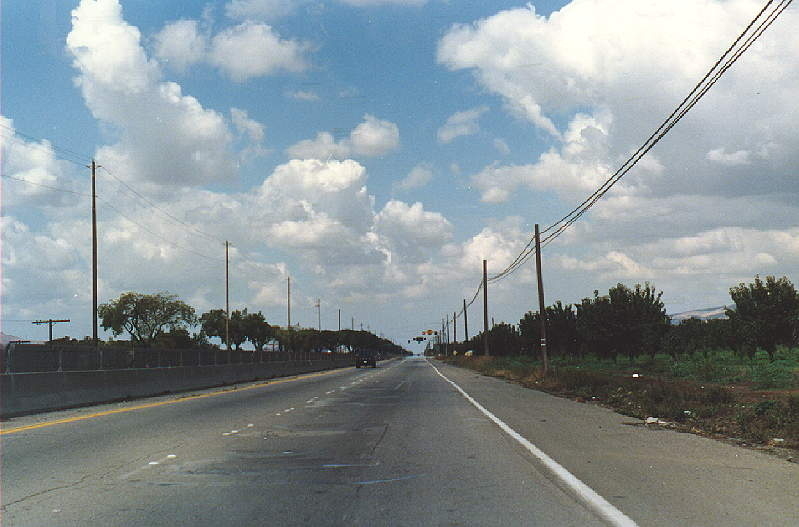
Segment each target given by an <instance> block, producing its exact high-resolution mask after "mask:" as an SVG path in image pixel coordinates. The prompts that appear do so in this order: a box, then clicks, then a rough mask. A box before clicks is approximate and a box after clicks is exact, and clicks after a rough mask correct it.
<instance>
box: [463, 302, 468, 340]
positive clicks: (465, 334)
mask: <svg viewBox="0 0 799 527" xmlns="http://www.w3.org/2000/svg"><path fill="white" fill-rule="evenodd" d="M463 340H464V341H467V340H469V317H468V316H466V299H465V298H464V299H463Z"/></svg>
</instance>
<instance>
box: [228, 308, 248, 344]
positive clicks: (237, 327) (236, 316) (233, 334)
mask: <svg viewBox="0 0 799 527" xmlns="http://www.w3.org/2000/svg"><path fill="white" fill-rule="evenodd" d="M248 315H249V314H248V313H247V308H246V307H245V308H244V310H242V311H239V310H238V309H236V310H235V311H233V313H231V314H230V322H229V324H228V333H229V335H228V336H229V338H230V343H231V344H233V346H234V347H235V348H236V351H239V348H241V345H242V344H244V343H245V342H246V341H247V331H246V322H245V319H246V318H247V316H248ZM223 331H224V330H223Z"/></svg>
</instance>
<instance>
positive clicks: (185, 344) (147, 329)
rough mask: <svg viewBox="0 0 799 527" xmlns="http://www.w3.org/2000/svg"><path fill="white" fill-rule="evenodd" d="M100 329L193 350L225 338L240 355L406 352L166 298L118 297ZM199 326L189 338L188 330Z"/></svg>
mask: <svg viewBox="0 0 799 527" xmlns="http://www.w3.org/2000/svg"><path fill="white" fill-rule="evenodd" d="M97 313H98V316H99V317H100V321H101V326H102V327H103V329H105V330H110V331H111V332H112V334H113V335H114V336H115V337H117V336H119V335H121V334H123V333H128V334H129V335H130V339H131V342H132V343H133V344H134V345H141V346H161V347H169V348H191V347H210V346H213V345H212V344H211V343H210V341H209V338H213V337H218V338H220V339H221V340H222V342H223V343H224V341H225V335H226V333H227V335H228V337H229V341H230V345H231V346H233V347H234V348H235V349H236V350H239V349H240V348H241V346H242V345H244V343H246V342H249V343H250V344H252V346H253V348H255V349H256V350H258V351H261V350H263V349H264V347H265V346H266V345H267V344H269V343H270V342H276V343H277V345H279V346H280V349H287V350H289V351H303V352H305V351H317V352H318V351H322V350H331V351H332V350H336V349H340V348H342V347H343V348H344V349H346V350H347V351H350V352H354V353H358V352H360V351H364V350H370V351H378V352H381V353H384V354H401V353H404V352H405V351H404V350H403V349H402V348H401V347H400V346H397V345H396V344H394V343H393V342H391V341H389V340H387V339H384V338H381V337H378V336H377V335H374V334H373V333H371V332H368V331H353V330H348V329H347V330H342V331H327V330H322V331H318V330H315V329H306V328H296V329H295V328H291V329H283V328H280V327H278V326H273V325H271V324H269V323H268V322H267V321H266V319H265V318H264V315H263V313H261V312H260V311H258V312H255V313H253V312H249V311H248V310H247V309H246V308H245V309H242V310H236V311H233V312H232V313H231V314H230V319H229V320H227V331H226V327H225V326H226V319H227V316H226V313H225V310H223V309H212V310H210V311H208V312H206V313H203V314H202V315H200V316H199V317H198V316H197V315H196V312H195V310H194V308H192V307H191V306H189V305H188V304H186V303H185V302H183V301H182V300H180V299H178V298H177V297H176V296H175V295H171V294H168V293H156V294H152V295H148V294H142V293H134V292H129V293H124V294H122V295H120V296H119V298H117V299H114V300H111V301H110V302H108V303H106V304H102V305H100V306H98V309H97ZM193 327H199V331H198V332H197V333H194V334H191V333H190V332H189V329H190V328H193Z"/></svg>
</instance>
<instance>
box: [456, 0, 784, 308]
mask: <svg viewBox="0 0 799 527" xmlns="http://www.w3.org/2000/svg"><path fill="white" fill-rule="evenodd" d="M792 2H793V0H781V1H780V2H779V3H778V4H777V5H776V7H775V8H774V9H773V10H771V11H770V12H768V14H767V15H766V16H765V17H763V15H764V13H766V12H767V11H768V10H769V7H770V6H771V5H772V4H773V3H774V0H768V1H767V2H766V3H765V4H764V6H763V7H762V8H761V9H760V11H758V13H757V15H756V16H755V17H754V18H753V19H752V20H751V21H750V22H749V24H747V26H746V27H745V28H744V30H743V31H742V32H741V33H740V34H739V35H738V36H737V38H736V39H735V40H734V41H733V43H732V44H731V45H730V46H729V47H728V48H727V49H726V50H725V51H724V53H723V54H722V55H721V56H720V57H719V59H718V60H717V61H716V62H715V63H714V64H713V66H712V67H711V68H710V69H709V70H708V71H707V73H705V75H704V76H703V77H702V79H700V80H699V82H697V83H696V85H694V87H693V88H692V89H691V91H690V92H689V93H688V95H686V96H685V97H684V98H683V100H682V101H681V102H680V104H679V105H677V107H676V108H675V109H674V110H673V111H672V112H671V114H670V115H669V116H668V117H667V118H666V119H665V120H664V121H663V122H662V123H661V124H660V126H658V127H657V128H656V129H655V131H654V132H652V134H650V136H649V137H648V138H647V139H646V140H645V141H644V142H643V144H642V145H641V146H639V147H638V149H637V150H636V151H635V152H634V153H633V154H632V155H630V156H629V157H628V158H627V160H626V161H625V162H624V163H623V164H622V165H621V166H620V167H619V168H618V169H617V170H616V171H615V172H614V173H613V174H612V175H611V176H609V177H608V178H607V179H606V180H605V182H604V183H602V185H600V186H599V187H598V188H597V189H596V190H595V191H594V192H592V193H591V194H590V195H589V196H588V197H586V198H585V199H584V200H583V201H582V202H581V203H580V204H578V205H577V206H576V207H574V208H573V209H572V210H570V211H569V212H568V213H567V214H566V215H564V216H563V217H561V218H560V219H559V220H557V221H555V222H554V223H552V224H550V225H548V226H547V227H545V228H544V229H543V230H542V231H541V233H540V234H545V233H549V234H548V235H547V236H545V237H544V238H543V239H541V242H540V246H541V247H545V246H547V245H549V244H550V243H551V242H552V241H553V240H555V239H556V238H558V237H559V236H560V235H562V234H563V232H564V231H565V230H566V229H568V228H569V227H571V226H572V225H573V224H574V223H575V222H576V221H577V220H579V219H580V218H581V217H582V216H583V215H584V214H585V213H586V212H587V211H588V210H589V209H590V208H591V207H593V206H594V205H595V204H596V202H597V201H598V200H599V199H601V198H602V197H603V196H604V195H605V194H606V193H607V192H608V191H609V190H610V189H611V188H612V187H613V186H614V185H615V184H616V183H617V182H618V181H619V180H620V179H621V178H622V177H624V175H626V174H627V173H628V172H629V171H630V170H631V169H632V168H633V167H634V166H635V165H636V164H637V163H638V162H639V161H640V160H641V159H642V158H643V156H644V155H646V154H647V153H648V152H649V151H650V150H651V149H652V148H653V147H654V146H655V145H656V144H657V143H658V142H659V141H660V140H661V139H662V138H663V137H664V136H665V135H666V134H667V133H668V132H669V131H670V130H671V129H672V128H673V127H674V126H675V125H676V124H677V123H678V122H679V121H680V120H681V119H682V118H683V117H684V116H685V115H686V114H687V113H688V112H689V111H690V110H691V109H692V108H693V107H694V106H695V105H696V104H697V103H698V102H699V100H700V99H702V97H704V96H705V94H706V93H707V92H708V91H709V90H710V88H712V87H713V86H714V85H715V84H716V82H718V80H719V79H720V78H721V77H722V76H723V75H724V73H725V72H726V71H727V70H728V69H729V68H730V67H732V65H733V64H734V63H735V62H736V61H737V60H738V59H739V58H740V57H741V55H743V53H745V52H746V51H747V50H748V49H749V48H750V47H751V46H752V44H754V42H755V41H757V39H758V38H760V36H761V35H762V34H763V33H764V32H765V31H766V29H768V28H769V27H770V26H771V24H773V23H774V21H775V20H776V19H777V18H778V17H779V16H780V15H781V14H782V13H783V12H784V11H785V9H787V8H788V6H789V5H790V4H791V3H792ZM758 21H760V22H758ZM755 25H757V27H756V28H755V29H754V31H750V30H751V29H752V28H753V27H754V26H755ZM739 44H740V45H739ZM553 229H554V230H553ZM550 231H552V232H550ZM534 242H535V237H534V236H533V237H531V238H530V240H529V241H528V242H527V243H526V244H525V246H524V247H523V248H522V249H521V251H519V253H518V254H517V255H516V257H515V258H514V259H513V261H512V262H511V263H510V264H508V265H507V266H506V267H505V269H503V270H502V271H500V272H499V273H497V274H494V275H492V276H490V277H487V282H496V281H498V280H501V279H503V278H505V277H506V276H508V275H510V274H512V273H513V272H515V271H516V270H517V269H518V268H519V267H521V266H522V265H523V264H524V263H526V262H527V261H528V260H529V259H530V258H531V257H532V256H533V255H534V254H535V253H536V248H535V246H534V245H533V243H534ZM482 285H483V283H482V281H481V283H480V286H481V287H482ZM479 292H480V288H479V287H478V289H477V291H476V292H475V295H474V297H473V299H472V302H473V301H474V299H475V298H476V297H477V295H478V294H479ZM469 305H471V303H470V304H469ZM461 311H463V310H461Z"/></svg>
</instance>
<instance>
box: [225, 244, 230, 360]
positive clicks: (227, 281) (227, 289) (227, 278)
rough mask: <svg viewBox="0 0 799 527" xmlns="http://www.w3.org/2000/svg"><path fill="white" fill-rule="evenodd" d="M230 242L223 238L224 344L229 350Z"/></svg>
mask: <svg viewBox="0 0 799 527" xmlns="http://www.w3.org/2000/svg"><path fill="white" fill-rule="evenodd" d="M229 246H230V243H229V242H228V241H227V240H225V346H226V347H227V349H228V351H230V276H229V274H228V268H229V264H228V247H229Z"/></svg>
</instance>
